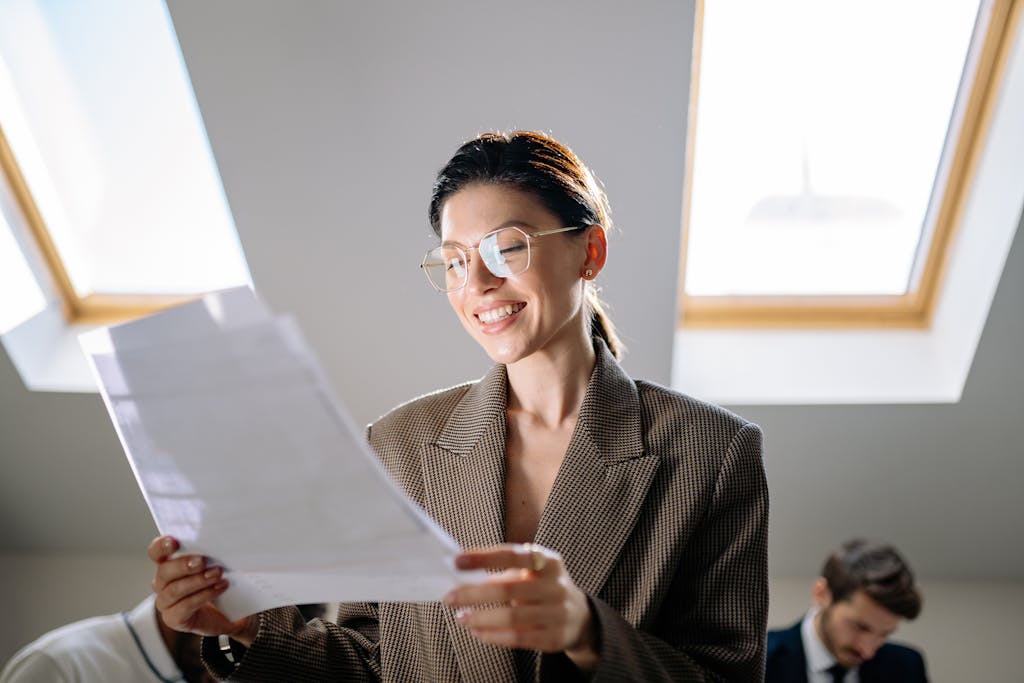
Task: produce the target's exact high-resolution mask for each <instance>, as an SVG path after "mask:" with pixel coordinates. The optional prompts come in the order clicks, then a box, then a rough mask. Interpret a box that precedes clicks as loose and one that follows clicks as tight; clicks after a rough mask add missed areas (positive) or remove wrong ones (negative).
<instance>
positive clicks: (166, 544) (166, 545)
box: [164, 538, 174, 552]
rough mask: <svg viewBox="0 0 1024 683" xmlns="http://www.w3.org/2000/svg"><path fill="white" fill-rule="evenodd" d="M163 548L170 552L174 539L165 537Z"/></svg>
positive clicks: (172, 548)
mask: <svg viewBox="0 0 1024 683" xmlns="http://www.w3.org/2000/svg"><path fill="white" fill-rule="evenodd" d="M164 550H166V551H167V552H171V551H172V550H174V541H173V540H171V539H169V538H165V539H164Z"/></svg>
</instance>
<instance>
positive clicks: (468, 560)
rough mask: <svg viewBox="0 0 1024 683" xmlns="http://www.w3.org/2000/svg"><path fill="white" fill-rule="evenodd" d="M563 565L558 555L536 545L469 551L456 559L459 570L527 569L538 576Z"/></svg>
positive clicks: (527, 544)
mask: <svg viewBox="0 0 1024 683" xmlns="http://www.w3.org/2000/svg"><path fill="white" fill-rule="evenodd" d="M561 563H562V558H561V556H560V555H559V554H558V553H556V552H555V551H553V550H550V549H549V548H545V547H543V546H539V545H537V544H535V543H519V544H511V543H506V544H503V545H497V546H494V547H493V548H482V549H477V550H467V551H465V552H463V553H461V554H460V555H458V556H456V558H455V567H456V568H457V569H491V570H495V569H527V570H530V571H532V572H536V573H538V574H541V573H550V572H552V571H553V570H556V569H557V568H559V567H560V566H561ZM555 573H557V571H556V572H555Z"/></svg>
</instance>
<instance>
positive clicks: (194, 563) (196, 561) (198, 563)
mask: <svg viewBox="0 0 1024 683" xmlns="http://www.w3.org/2000/svg"><path fill="white" fill-rule="evenodd" d="M202 566H203V558H201V557H191V558H189V560H188V568H189V569H199V568H200V567H202Z"/></svg>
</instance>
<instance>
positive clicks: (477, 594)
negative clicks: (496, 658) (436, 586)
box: [444, 544, 598, 670]
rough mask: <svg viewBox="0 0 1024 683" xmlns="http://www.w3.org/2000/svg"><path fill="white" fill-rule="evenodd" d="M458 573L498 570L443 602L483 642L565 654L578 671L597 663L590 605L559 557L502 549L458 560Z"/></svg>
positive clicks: (526, 547)
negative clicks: (466, 570)
mask: <svg viewBox="0 0 1024 683" xmlns="http://www.w3.org/2000/svg"><path fill="white" fill-rule="evenodd" d="M455 566H456V567H457V568H458V569H464V570H465V569H487V570H501V571H500V573H498V574H496V575H494V576H493V577H490V578H488V579H487V580H486V581H483V582H481V583H473V584H463V585H461V586H458V587H456V588H453V589H452V590H451V591H449V592H448V594H447V595H445V597H444V603H445V604H446V605H448V606H450V607H453V608H455V609H456V610H457V615H458V619H459V621H460V622H462V624H463V625H464V626H466V627H467V628H468V629H469V630H470V631H471V632H472V633H473V635H474V636H475V637H477V638H478V639H480V640H481V641H483V642H485V643H490V644H491V645H498V646H501V647H509V648H523V649H526V650H540V651H541V652H563V651H564V652H565V654H566V655H567V656H568V657H569V658H570V659H572V660H573V662H574V663H575V664H576V665H577V666H578V667H579V668H581V669H584V670H591V669H593V667H594V666H596V664H597V658H598V653H597V643H596V637H595V633H594V619H593V616H592V615H591V613H590V603H589V602H588V601H587V596H586V595H584V593H583V591H581V590H580V589H579V588H577V587H576V584H574V583H573V581H572V579H571V578H569V574H568V573H567V572H566V571H565V566H564V565H563V564H562V558H561V556H560V555H559V554H558V553H556V552H555V551H553V550H550V549H548V548H544V547H542V546H539V545H535V544H519V545H513V544H503V545H498V546H494V547H491V548H485V549H482V550H467V551H465V552H463V553H462V554H460V555H458V556H456V558H455Z"/></svg>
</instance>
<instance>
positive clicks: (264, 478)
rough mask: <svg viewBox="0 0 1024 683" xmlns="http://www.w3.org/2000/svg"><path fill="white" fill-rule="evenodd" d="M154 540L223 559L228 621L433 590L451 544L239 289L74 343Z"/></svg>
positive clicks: (293, 346) (443, 577)
mask: <svg viewBox="0 0 1024 683" xmlns="http://www.w3.org/2000/svg"><path fill="white" fill-rule="evenodd" d="M81 343H82V347H83V349H84V350H85V352H86V355H87V356H88V357H89V358H90V359H91V362H92V366H93V369H94V371H95V375H96V378H97V380H98V383H99V386H100V392H101V394H102V396H103V400H104V402H105V404H106V407H107V410H108V412H109V413H110V417H111V420H112V421H113V423H114V428H115V429H116V430H117V433H118V436H119V437H120V439H121V444H122V445H123V446H124V450H125V453H126V455H127V456H128V460H129V462H130V463H131V466H132V469H133V470H134V472H135V477H136V479H137V481H138V483H139V487H140V488H141V489H142V494H143V496H144V497H145V499H146V503H147V504H148V505H149V509H150V512H151V513H152V514H153V519H154V520H155V521H156V525H157V528H158V529H159V530H160V533H161V534H170V535H171V536H174V537H176V538H177V539H178V540H179V541H180V543H181V546H182V552H184V553H188V554H202V555H207V556H209V557H210V558H212V559H213V560H214V561H215V562H216V563H218V564H220V565H222V566H223V567H224V568H225V570H226V571H225V576H226V578H227V579H228V580H229V581H230V584H231V587H230V588H229V589H228V591H227V592H226V593H225V594H224V595H223V596H222V597H221V598H220V600H219V601H218V606H219V607H220V609H221V610H222V611H223V612H224V613H225V614H227V615H228V616H229V617H230V618H232V619H237V618H239V617H242V616H245V615H247V614H252V613H254V612H257V611H260V610H264V609H268V608H271V607H277V606H280V605H288V604H302V603H316V602H335V601H339V602H344V601H361V600H368V601H385V600H387V601H428V600H437V599H439V598H440V597H441V596H442V595H443V594H444V593H445V592H446V591H447V590H448V589H449V588H451V587H452V586H453V585H454V584H455V583H456V582H457V581H459V580H460V578H461V579H463V580H464V579H466V578H470V577H468V576H466V575H465V574H464V573H462V572H457V571H456V570H455V569H454V566H453V562H452V557H453V556H454V555H455V554H456V553H457V552H458V550H459V549H458V546H457V544H456V543H455V541H454V540H453V539H452V538H451V537H449V536H448V535H447V534H446V533H445V532H444V531H443V530H441V529H440V528H439V527H438V526H437V525H436V523H435V522H434V521H433V520H432V519H431V518H430V517H428V516H427V515H426V513H424V512H423V510H422V509H420V508H419V507H418V506H416V505H415V504H414V503H413V502H411V501H410V500H408V499H407V498H406V497H405V496H404V495H403V494H402V492H401V491H400V490H399V489H398V488H397V487H396V485H395V484H394V482H393V481H392V479H391V478H390V476H389V475H388V474H387V473H386V472H385V471H384V469H383V468H382V466H381V465H380V463H379V461H378V460H377V458H376V456H375V455H374V454H373V452H372V451H371V449H370V447H369V446H368V445H367V443H366V440H365V436H364V433H363V430H362V429H360V428H359V427H357V426H356V425H355V423H354V421H353V419H352V417H351V416H350V415H349V413H348V412H347V411H346V410H345V409H344V407H343V406H342V405H341V403H340V402H339V401H338V400H337V399H336V398H335V397H334V396H333V393H332V392H331V390H330V387H329V386H328V384H327V382H326V380H325V376H324V373H323V371H322V369H321V367H320V364H319V363H318V362H317V360H316V358H315V357H314V355H313V354H312V352H311V351H310V349H309V347H308V346H307V344H306V343H305V341H304V340H303V338H302V336H301V334H300V333H299V331H298V329H297V327H296V326H295V324H294V323H293V321H291V320H290V319H288V318H283V317H276V316H273V315H271V314H270V312H269V311H268V310H267V308H266V307H265V306H264V305H263V303H262V302H261V301H259V300H258V299H257V297H256V296H255V295H254V294H253V292H252V291H251V290H250V289H249V288H247V287H243V288H237V289H232V290H227V291H224V292H219V293H215V294H210V295H208V296H206V297H204V298H203V299H201V300H198V301H195V302H193V303H190V304H186V305H184V306H180V307H178V308H174V309H170V310H167V311H164V312H162V313H159V314H156V315H153V316H150V317H148V318H144V319H142V320H138V321H135V322H131V323H128V324H125V325H120V326H117V327H111V328H105V329H100V330H95V331H93V332H89V333H87V334H84V335H82V337H81Z"/></svg>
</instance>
